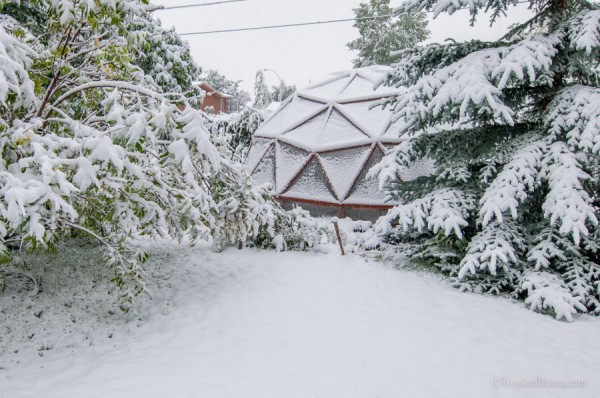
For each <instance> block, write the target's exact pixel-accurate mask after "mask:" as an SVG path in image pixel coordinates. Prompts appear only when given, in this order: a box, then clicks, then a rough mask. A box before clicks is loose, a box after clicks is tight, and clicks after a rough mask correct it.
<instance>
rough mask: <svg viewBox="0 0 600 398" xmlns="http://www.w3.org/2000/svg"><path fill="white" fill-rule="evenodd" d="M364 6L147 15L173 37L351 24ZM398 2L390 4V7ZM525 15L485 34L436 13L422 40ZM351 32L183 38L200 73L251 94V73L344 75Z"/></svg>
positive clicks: (345, 28) (290, 0)
mask: <svg viewBox="0 0 600 398" xmlns="http://www.w3.org/2000/svg"><path fill="white" fill-rule="evenodd" d="M212 1H214V0H152V2H153V3H154V4H162V5H165V6H177V5H186V4H198V3H208V2H212ZM361 2H366V0H301V1H299V0H247V1H244V2H236V3H228V4H221V5H213V6H206V7H195V8H186V9H181V10H161V11H157V12H156V13H155V15H156V16H157V17H158V18H159V19H161V20H162V23H163V26H164V27H165V28H170V27H173V26H174V27H175V29H176V30H177V32H179V33H188V32H198V31H207V30H221V29H231V28H242V27H253V26H264V25H280V24H287V23H299V22H309V21H324V20H331V19H343V18H352V17H353V16H354V13H353V11H352V9H353V8H356V7H357V6H358V5H359V4H360V3H361ZM400 3H401V1H394V0H392V2H391V5H392V6H396V5H398V4H400ZM528 16H529V12H528V10H527V8H526V6H525V5H521V6H519V7H518V8H517V9H512V10H511V14H510V15H509V17H508V18H505V19H503V20H501V21H500V22H499V23H497V24H496V25H494V26H493V27H492V28H490V27H489V22H488V19H487V18H484V17H482V18H480V21H479V22H478V24H477V25H476V26H475V27H473V28H472V27H470V26H469V18H468V13H467V12H466V11H460V12H458V13H456V14H455V15H454V16H447V15H441V16H439V17H438V18H437V19H430V23H429V29H430V30H431V33H432V34H431V40H430V41H437V42H440V41H443V40H445V39H446V38H448V37H452V38H454V39H455V40H468V39H473V38H479V39H483V40H493V39H497V38H499V37H500V36H502V34H503V33H504V32H506V29H507V27H508V26H509V25H510V24H511V23H513V22H515V21H520V20H525V19H527V18H528ZM357 36H358V33H357V31H356V29H355V28H353V27H352V22H342V23H336V24H328V25H314V26H303V27H293V28H282V29H269V30H262V31H249V32H233V33H218V34H209V35H198V36H185V37H184V38H185V39H186V40H187V41H188V42H189V44H190V48H191V51H192V55H193V57H194V59H195V60H196V62H197V63H198V64H200V65H201V66H202V67H203V68H207V69H217V70H218V71H219V72H220V73H222V74H224V75H225V76H227V77H228V78H229V79H231V80H243V81H244V84H243V87H244V88H245V89H246V90H248V91H250V92H252V90H253V87H254V77H255V74H256V71H257V70H260V69H264V68H268V69H273V70H275V71H277V73H278V74H279V75H280V76H281V78H282V79H284V80H285V81H286V83H288V84H296V85H297V86H298V87H299V88H300V87H303V86H306V85H307V84H308V83H309V82H310V81H316V80H317V79H318V78H319V77H320V76H322V75H325V74H328V73H330V72H334V71H338V70H345V69H350V68H351V67H352V64H351V60H352V59H353V58H354V56H355V54H353V53H351V52H350V51H349V50H348V49H347V48H346V43H348V42H349V41H351V40H353V39H355V38H356V37H357ZM265 78H266V80H267V82H268V83H269V85H274V84H277V83H278V80H277V77H276V76H275V74H273V73H270V72H266V73H265Z"/></svg>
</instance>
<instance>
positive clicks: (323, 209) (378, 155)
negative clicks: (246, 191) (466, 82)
mask: <svg viewBox="0 0 600 398" xmlns="http://www.w3.org/2000/svg"><path fill="white" fill-rule="evenodd" d="M387 71H388V69H387V68H385V67H380V66H375V67H368V68H360V69H354V70H350V71H347V72H340V73H335V74H332V75H330V76H328V77H327V78H325V79H324V80H322V81H320V82H319V83H316V84H312V85H310V86H308V87H306V88H305V89H302V90H298V91H297V92H296V93H295V94H294V95H292V96H291V97H290V98H288V99H287V100H286V101H285V102H284V103H283V104H282V106H281V107H280V108H279V110H278V111H277V112H276V113H275V114H273V115H272V116H271V117H270V118H269V119H268V120H267V121H265V123H264V124H263V125H261V126H260V127H259V128H258V130H257V131H256V133H255V134H254V139H253V142H252V145H251V147H250V150H249V152H248V156H247V159H246V165H247V167H248V169H249V170H250V172H251V174H252V177H253V179H254V181H255V183H257V184H263V183H271V184H273V186H274V187H275V194H276V197H277V199H278V200H279V201H280V202H281V203H282V204H283V205H284V207H287V208H289V207H291V206H293V204H299V205H300V206H301V207H303V208H305V209H307V210H309V211H310V212H311V213H312V214H313V215H335V216H339V217H345V216H348V217H352V218H355V219H374V218H376V216H377V215H379V214H381V213H383V211H385V210H387V209H389V208H390V207H392V204H391V203H389V202H386V195H385V194H384V193H383V192H381V191H379V189H378V181H377V179H375V178H367V174H368V171H369V169H370V168H371V167H372V166H373V165H375V164H377V163H378V162H379V161H380V160H381V159H382V157H383V155H384V153H386V152H387V151H389V150H390V149H391V148H392V147H394V146H395V145H397V144H398V143H399V142H400V141H401V140H400V138H399V137H398V133H397V131H398V129H397V128H396V126H395V125H394V123H392V113H391V111H390V110H389V109H383V108H382V107H379V106H378V107H373V105H375V104H376V103H377V102H378V101H380V100H381V99H383V98H386V97H389V96H393V95H395V94H396V93H397V90H396V89H394V88H391V87H386V86H378V87H377V88H374V87H375V84H376V82H377V81H379V80H380V79H381V77H382V76H383V74H384V73H386V72H387Z"/></svg>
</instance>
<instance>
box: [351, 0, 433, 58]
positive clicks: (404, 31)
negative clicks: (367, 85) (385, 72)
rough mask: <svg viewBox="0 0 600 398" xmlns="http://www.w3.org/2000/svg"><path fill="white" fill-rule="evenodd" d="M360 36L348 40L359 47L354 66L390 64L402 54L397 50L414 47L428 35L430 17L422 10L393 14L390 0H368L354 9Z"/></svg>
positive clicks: (352, 48) (356, 47)
mask: <svg viewBox="0 0 600 398" xmlns="http://www.w3.org/2000/svg"><path fill="white" fill-rule="evenodd" d="M354 15H355V18H356V22H354V27H355V28H357V29H358V33H359V35H360V37H359V38H358V39H355V40H353V41H351V42H350V43H348V44H347V47H348V48H349V49H350V50H354V51H358V57H357V58H356V59H354V60H353V64H354V67H355V68H358V67H362V66H370V65H390V64H392V63H394V62H396V61H397V60H398V59H399V58H398V57H397V55H396V52H398V51H400V50H402V49H405V48H411V47H414V46H415V45H417V44H418V43H419V42H421V41H423V40H425V39H427V37H428V36H429V31H428V30H427V17H426V16H425V14H423V13H413V14H406V15H400V16H397V17H394V16H393V9H392V8H391V7H390V1H389V0H369V2H368V3H361V4H360V6H359V7H358V8H355V9H354Z"/></svg>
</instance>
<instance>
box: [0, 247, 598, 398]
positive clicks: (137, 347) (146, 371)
mask: <svg viewBox="0 0 600 398" xmlns="http://www.w3.org/2000/svg"><path fill="white" fill-rule="evenodd" d="M152 251H153V252H154V257H153V260H152V263H151V264H149V266H148V269H149V271H150V274H151V275H152V276H153V278H154V282H153V283H152V286H150V288H151V290H152V291H153V292H154V294H155V298H154V301H153V302H152V303H151V305H149V303H147V302H144V301H142V303H141V306H140V310H139V311H140V315H139V316H133V315H129V316H123V315H120V314H118V313H117V314H115V315H113V316H106V311H107V310H108V308H110V306H109V305H107V303H108V304H110V300H111V296H107V295H106V288H105V285H102V284H100V283H99V284H98V286H96V287H95V288H93V287H90V290H89V291H88V293H87V295H86V294H82V295H77V297H75V298H74V297H71V301H72V302H75V304H74V305H71V306H70V307H66V306H64V305H63V303H62V302H61V300H65V299H66V298H67V297H68V294H67V293H65V291H64V287H63V288H60V287H56V291H54V292H52V291H51V290H52V289H51V287H50V286H46V287H45V289H43V291H42V292H41V293H40V294H39V295H38V296H37V297H38V298H37V299H36V298H35V297H33V296H28V298H26V299H25V300H22V301H23V302H21V303H19V304H18V305H17V304H15V302H14V300H13V301H10V300H9V297H6V294H5V295H3V296H2V298H1V300H0V309H1V310H2V312H0V316H2V317H4V319H2V323H5V322H6V321H7V320H10V321H11V322H13V321H14V320H15V319H16V318H15V317H11V314H12V312H11V311H13V308H18V309H19V310H20V311H23V312H24V314H23V316H22V318H27V316H29V315H27V313H28V311H34V310H35V311H39V310H40V309H43V311H44V312H43V313H42V314H41V315H40V317H39V318H38V317H32V318H31V319H32V321H31V322H30V323H29V324H28V325H23V324H14V326H15V327H13V328H12V330H11V331H10V332H9V333H7V332H6V330H3V334H2V336H1V337H0V349H1V351H0V366H2V369H1V370H0V396H1V397H3V398H4V397H6V398H19V397H46V398H51V397H57V398H58V397H60V398H68V397H74V398H75V397H89V398H93V397H102V398H105V397H111V398H116V397H123V398H135V397H143V398H151V397H157V398H158V397H161V398H162V397H177V398H183V397H203V398H205V397H206V398H212V397H223V398H234V397H260V398H266V397H277V398H280V397H286V398H290V397H302V398H305V397H344V398H350V397H361V398H364V397H458V396H460V397H492V396H496V397H505V396H510V397H558V396H560V397H566V396H572V397H585V396H589V397H593V396H599V394H600V382H599V381H598V378H597V375H598V371H599V370H600V365H599V363H598V358H599V357H600V340H599V339H598V338H597V336H598V335H599V333H600V321H599V320H598V319H593V318H591V317H587V316H581V317H579V318H578V319H576V320H575V322H573V323H570V324H569V323H564V322H558V321H556V320H554V319H553V318H551V317H549V316H544V315H540V314H535V313H532V312H531V311H529V310H527V309H525V308H523V306H522V304H515V303H512V302H510V301H508V300H505V299H502V298H490V297H483V296H479V295H469V294H464V293H460V292H458V291H456V290H454V289H452V288H451V287H449V286H447V285H446V284H445V283H444V282H443V281H440V280H438V279H437V278H436V277H434V276H431V275H422V274H416V273H411V272H406V271H401V270H396V269H392V268H390V267H387V266H384V265H382V264H378V263H373V262H366V261H365V260H363V259H361V258H359V257H353V256H346V257H341V256H340V255H339V254H338V253H337V252H335V251H334V250H333V249H332V250H331V253H329V254H318V253H273V252H258V251H254V250H243V251H237V250H234V249H231V250H227V251H225V252H224V253H220V254H216V253H212V252H210V250H208V248H197V249H186V248H183V247H181V246H176V245H174V244H164V245H161V246H158V247H154V248H153V249H152ZM72 272H73V277H74V278H76V277H77V275H76V274H77V272H76V271H72ZM67 285H68V283H67ZM61 289H62V290H61ZM102 297H104V298H102ZM40 298H43V299H44V300H45V301H44V302H43V303H39V302H37V301H36V300H38V301H39V300H40ZM28 300H29V302H28ZM52 300H54V302H53V301H52ZM91 300H92V301H91ZM93 300H96V301H93ZM72 304H73V303H72ZM86 304H87V308H86ZM28 305H29V306H30V307H29V308H30V310H27V308H28V307H27V306H28ZM69 313H70V316H73V317H74V318H75V319H76V321H75V322H62V323H61V322H59V321H58V320H60V319H62V318H64V317H65V316H66V314H69ZM140 318H141V319H142V320H140ZM36 320H37V322H38V324H35V322H34V321H36ZM36 325H37V326H36ZM2 326H3V327H4V328H5V329H6V325H5V324H4V325H2ZM35 327H37V331H36V333H41V334H42V335H43V336H44V337H43V341H37V340H36V339H37V337H35V336H34V337H33V338H32V339H27V338H26V337H23V336H20V334H25V333H32V330H33V329H34V328H35ZM28 328H29V329H28ZM44 329H45V330H44ZM83 331H85V333H84V334H86V335H87V337H88V338H87V339H81V333H82V332H83ZM78 333H79V334H78ZM108 334H110V338H109V337H108ZM36 336H37V335H36ZM32 341H33V343H32ZM28 342H29V343H28ZM41 343H44V344H47V345H50V346H51V347H53V348H52V349H49V350H48V349H46V350H43V351H40V352H43V353H44V356H43V357H42V356H39V354H38V352H35V350H32V347H37V346H38V345H40V344H41ZM15 345H20V346H21V347H22V349H21V350H19V352H18V353H16V354H15V353H14V349H15ZM38 348H39V347H38ZM46 348H48V347H46ZM520 380H523V381H524V382H527V381H528V380H529V381H530V383H532V384H533V385H534V386H533V387H532V386H530V387H529V388H525V387H520V388H517V387H515V384H518V383H519V381H520ZM535 380H538V381H539V380H541V382H543V381H544V380H546V381H550V382H553V381H557V380H558V381H565V382H575V384H577V385H578V386H579V387H577V388H539V386H538V387H535ZM511 383H512V384H511Z"/></svg>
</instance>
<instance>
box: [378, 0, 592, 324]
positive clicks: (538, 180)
mask: <svg viewBox="0 0 600 398" xmlns="http://www.w3.org/2000/svg"><path fill="white" fill-rule="evenodd" d="M515 5H516V3H515V2H514V1H507V0H501V1H495V0H493V1H492V0H477V1H466V0H457V1H447V0H424V1H422V0H410V1H406V2H405V3H404V4H403V5H401V6H400V7H399V8H398V9H397V10H396V11H397V12H398V13H400V14H402V13H406V12H414V11H425V10H428V11H434V12H435V14H436V15H437V14H439V13H442V12H448V13H453V12H454V11H455V10H456V9H458V8H463V7H464V8H468V9H469V12H470V14H471V16H472V19H473V20H475V18H476V17H477V15H478V13H479V12H482V11H484V10H487V11H489V12H491V15H492V16H491V22H492V23H493V22H494V20H495V19H496V18H497V16H499V15H501V14H503V13H505V12H506V13H508V14H509V15H510V13H511V12H513V10H514V9H513V7H514V6H515ZM531 9H532V10H533V11H534V13H535V16H534V18H532V19H530V20H529V21H527V22H525V23H523V24H521V25H518V26H516V27H515V28H514V29H513V30H512V31H511V32H509V33H508V34H507V35H506V36H505V37H504V38H502V39H501V40H500V41H498V42H491V43H487V42H480V41H471V42H466V43H449V44H444V45H440V44H432V45H429V46H426V47H423V48H417V49H410V50H406V51H404V52H403V53H402V54H401V55H402V59H401V61H400V62H399V63H398V64H396V65H395V69H394V71H393V72H392V73H391V74H390V76H389V80H388V82H387V83H388V84H393V85H395V86H397V87H404V88H403V89H402V92H401V94H400V95H399V96H397V97H396V98H395V99H393V100H392V101H390V102H389V103H388V105H391V106H392V107H393V110H394V112H395V114H396V117H397V118H398V119H399V120H400V121H401V122H402V123H403V126H404V128H403V129H402V132H401V134H404V135H405V136H406V137H412V139H411V140H410V141H409V142H407V143H406V144H403V145H401V146H398V147H397V148H396V149H395V150H394V151H393V153H391V154H390V155H388V157H387V158H386V159H384V161H383V162H382V163H381V164H380V165H379V167H378V169H377V172H379V176H380V179H381V180H380V181H381V185H386V184H389V185H388V186H389V187H390V191H391V193H392V194H393V195H394V196H395V197H396V198H398V199H399V200H401V203H403V204H402V205H400V206H398V207H396V208H394V209H392V210H391V211H390V212H389V214H388V215H387V217H385V218H384V219H382V220H381V221H380V222H379V223H378V225H377V226H376V228H378V230H379V231H380V232H381V233H383V234H385V235H386V236H387V239H388V241H389V242H393V243H396V244H399V245H407V247H410V248H411V254H412V255H413V256H414V258H415V259H419V261H421V262H422V263H426V264H429V265H431V266H434V267H437V268H439V269H441V270H442V271H444V272H446V273H447V274H449V275H450V276H452V277H453V278H454V280H455V282H456V285H457V286H459V287H460V288H461V289H465V290H471V291H476V292H482V293H486V292H487V293H495V294H500V293H504V294H511V295H513V296H514V297H517V298H522V299H524V300H525V302H526V304H527V305H528V306H530V308H531V309H533V310H544V311H551V312H553V313H554V314H555V315H556V317H557V318H565V319H567V320H570V319H572V315H573V314H575V313H581V312H588V313H592V314H599V313H600V301H599V299H600V252H599V244H598V242H599V237H600V227H599V225H598V223H599V219H600V194H599V192H600V191H599V187H600V185H599V184H600V180H599V177H600V87H599V84H600V80H599V78H600V68H599V61H598V60H599V59H600V57H599V55H600V9H598V6H597V5H595V4H593V3H590V2H587V1H585V0H550V1H537V0H533V1H531ZM424 158H428V159H433V160H434V161H435V167H436V173H435V174H434V175H432V176H430V177H421V178H419V179H417V180H414V181H411V182H398V181H395V176H396V175H399V174H400V172H401V171H402V170H404V169H406V168H407V167H410V165H411V164H412V163H413V162H415V161H418V160H419V159H424Z"/></svg>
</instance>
